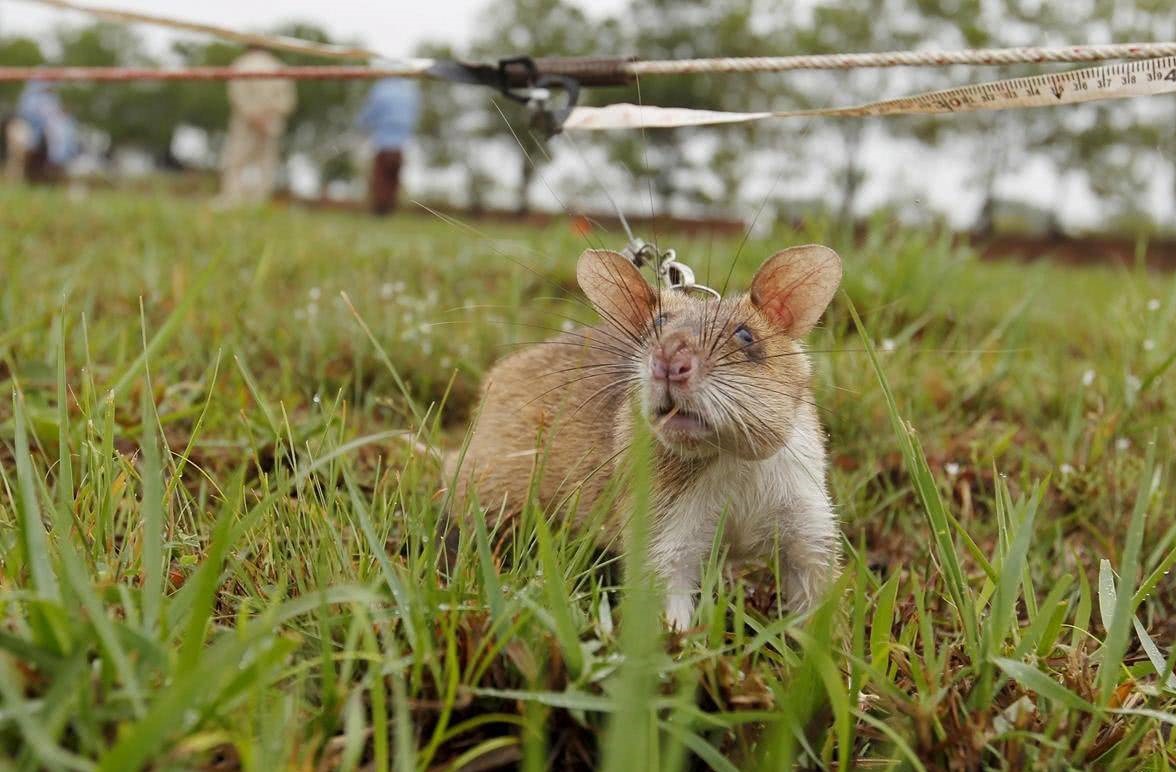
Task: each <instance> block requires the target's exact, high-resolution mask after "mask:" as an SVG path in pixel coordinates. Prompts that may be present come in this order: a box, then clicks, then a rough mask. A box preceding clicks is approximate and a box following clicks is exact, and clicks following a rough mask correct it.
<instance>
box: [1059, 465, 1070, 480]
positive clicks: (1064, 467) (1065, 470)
mask: <svg viewBox="0 0 1176 772" xmlns="http://www.w3.org/2000/svg"><path fill="white" fill-rule="evenodd" d="M1058 471H1059V472H1061V473H1062V477H1069V476H1070V475H1072V474H1074V467H1073V466H1071V465H1070V464H1062V465H1061V466H1059V467H1058Z"/></svg>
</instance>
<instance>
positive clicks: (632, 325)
mask: <svg viewBox="0 0 1176 772" xmlns="http://www.w3.org/2000/svg"><path fill="white" fill-rule="evenodd" d="M576 280H577V281H578V282H579V283H580V288H581V289H583V290H584V294H585V295H587V296H588V299H589V300H590V301H592V305H593V306H595V307H596V310H597V311H599V312H600V315H601V316H603V317H604V318H605V319H606V320H608V322H609V323H611V324H612V325H613V326H615V327H620V328H621V329H623V330H628V331H629V332H635V331H637V330H641V329H644V328H645V327H646V326H647V325H648V324H649V323H650V322H652V321H653V307H654V304H655V303H657V296H656V295H654V294H653V288H652V287H650V286H649V282H647V281H645V277H644V276H642V275H641V271H639V270H637V266H635V265H633V263H631V262H630V261H629V258H627V257H625V256H624V255H622V254H619V253H617V252H612V251H610V250H607V249H589V250H588V251H586V252H585V253H584V254H582V255H580V261H579V262H578V263H576Z"/></svg>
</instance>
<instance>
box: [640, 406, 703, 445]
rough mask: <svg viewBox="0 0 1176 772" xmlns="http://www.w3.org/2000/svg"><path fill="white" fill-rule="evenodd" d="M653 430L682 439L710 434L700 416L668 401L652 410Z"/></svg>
mask: <svg viewBox="0 0 1176 772" xmlns="http://www.w3.org/2000/svg"><path fill="white" fill-rule="evenodd" d="M653 428H654V429H655V430H656V431H658V432H661V433H663V434H671V435H676V436H682V437H698V436H702V435H708V434H711V426H710V424H708V423H707V422H706V420H705V419H703V417H702V416H700V415H698V414H697V413H693V412H691V411H689V410H686V409H685V408H683V407H681V406H680V405H675V404H673V403H672V402H668V401H667V402H663V403H662V404H661V405H659V406H658V407H657V409H656V410H654V412H653Z"/></svg>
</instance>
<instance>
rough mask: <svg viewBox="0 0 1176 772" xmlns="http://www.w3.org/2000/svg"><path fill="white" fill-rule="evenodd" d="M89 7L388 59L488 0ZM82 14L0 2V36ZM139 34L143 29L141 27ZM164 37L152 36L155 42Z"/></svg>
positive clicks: (599, 5)
mask: <svg viewBox="0 0 1176 772" xmlns="http://www.w3.org/2000/svg"><path fill="white" fill-rule="evenodd" d="M82 2H90V3H91V4H93V5H104V6H108V7H113V8H123V9H128V10H136V11H143V12H146V13H153V14H156V15H160V16H174V17H176V18H180V19H185V20H189V21H199V22H204V23H208V24H219V25H222V26H226V27H232V28H234V29H250V30H256V29H262V28H266V27H272V26H274V24H276V23H280V22H283V21H290V20H305V21H312V22H315V23H317V24H319V25H321V26H323V27H326V28H327V30H328V31H329V32H331V33H332V34H333V35H336V36H340V37H346V38H351V39H354V40H358V41H361V42H363V43H365V44H367V45H368V46H371V47H373V48H375V49H377V50H379V51H380V52H382V53H384V54H386V55H387V56H389V57H396V56H406V55H408V54H410V53H411V52H412V49H413V47H414V46H416V45H417V44H418V43H420V42H422V41H425V40H441V41H446V42H452V43H458V44H461V43H464V42H465V41H466V40H468V38H469V36H470V34H471V32H472V29H473V25H474V23H475V21H476V20H477V18H478V16H479V14H480V13H481V11H482V10H483V9H484V8H486V7H487V6H488V5H489V4H490V3H491V2H493V0H429V2H410V0H329V2H324V0H273V2H264V3H263V2H257V0H200V2H197V3H193V2H190V0H82ZM622 2H623V0H580V3H579V4H580V6H581V7H583V8H584V9H585V10H586V11H588V12H589V13H593V14H605V13H608V12H610V11H612V10H614V9H616V8H618V7H620V6H621V5H622ZM87 18H88V17H86V16H85V15H83V14H78V13H70V12H66V11H59V10H57V9H54V8H48V7H41V6H38V5H36V4H35V3H31V2H24V1H23V0H0V33H2V34H6V35H8V34H13V33H15V32H25V33H30V32H31V33H43V32H45V31H47V30H49V29H51V28H52V27H53V25H54V24H58V23H61V22H62V21H67V22H72V23H80V22H85V21H86V20H87ZM141 29H143V30H144V31H146V30H147V29H148V28H146V27H142V28H141ZM164 39H165V38H164V37H163V36H162V33H152V34H151V40H152V41H153V42H155V43H156V44H159V43H161V42H162V41H163V40H164Z"/></svg>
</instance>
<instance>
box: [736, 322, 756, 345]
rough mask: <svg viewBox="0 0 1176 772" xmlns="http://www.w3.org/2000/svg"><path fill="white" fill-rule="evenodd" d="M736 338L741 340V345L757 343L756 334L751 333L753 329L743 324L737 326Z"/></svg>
mask: <svg viewBox="0 0 1176 772" xmlns="http://www.w3.org/2000/svg"><path fill="white" fill-rule="evenodd" d="M734 335H735V340H737V341H739V345H741V346H750V345H751V344H752V343H755V336H754V335H752V334H751V330H749V329H747V328H746V327H744V326H743V325H742V324H741V325H739V326H738V327H736V328H735V333H734Z"/></svg>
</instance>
